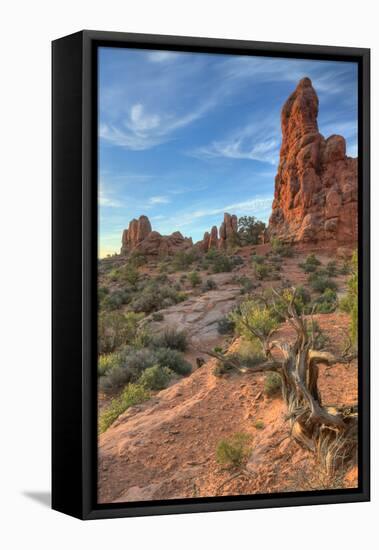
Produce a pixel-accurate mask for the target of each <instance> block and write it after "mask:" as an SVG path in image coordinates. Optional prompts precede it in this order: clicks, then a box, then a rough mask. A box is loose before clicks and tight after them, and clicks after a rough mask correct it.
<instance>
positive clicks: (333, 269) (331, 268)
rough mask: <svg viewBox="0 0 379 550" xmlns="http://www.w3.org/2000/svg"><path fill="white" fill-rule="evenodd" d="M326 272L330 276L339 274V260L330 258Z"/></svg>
mask: <svg viewBox="0 0 379 550" xmlns="http://www.w3.org/2000/svg"><path fill="white" fill-rule="evenodd" d="M325 271H326V274H327V275H328V276H329V277H336V276H337V275H338V269H337V262H336V261H335V260H330V261H329V262H328V263H327V264H326V267H325Z"/></svg>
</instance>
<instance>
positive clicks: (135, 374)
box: [99, 346, 158, 392]
mask: <svg viewBox="0 0 379 550" xmlns="http://www.w3.org/2000/svg"><path fill="white" fill-rule="evenodd" d="M157 362H158V361H157V356H156V354H155V353H154V351H153V350H150V349H148V348H143V349H134V348H132V347H130V346H126V347H125V348H123V349H121V350H120V351H119V352H118V353H117V354H115V358H114V363H113V366H112V368H111V369H108V370H107V372H106V373H105V374H104V376H101V378H100V380H99V387H100V389H101V390H102V391H105V392H109V391H115V390H118V389H120V388H122V387H123V386H125V385H126V384H128V383H129V382H136V381H137V380H138V378H139V377H140V376H141V374H142V373H143V371H144V370H146V369H148V368H150V367H153V366H154V365H155V364H156V363H157Z"/></svg>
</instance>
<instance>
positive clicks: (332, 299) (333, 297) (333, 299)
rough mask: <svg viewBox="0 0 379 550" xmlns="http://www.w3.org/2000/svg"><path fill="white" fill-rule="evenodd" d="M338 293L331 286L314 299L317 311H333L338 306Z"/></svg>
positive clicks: (315, 310)
mask: <svg viewBox="0 0 379 550" xmlns="http://www.w3.org/2000/svg"><path fill="white" fill-rule="evenodd" d="M337 303H338V302H337V293H336V291H335V290H332V289H331V288H327V289H326V290H324V292H323V293H322V294H321V296H319V297H318V298H317V300H315V301H314V303H313V304H314V312H315V313H332V312H333V311H335V310H336V307H337Z"/></svg>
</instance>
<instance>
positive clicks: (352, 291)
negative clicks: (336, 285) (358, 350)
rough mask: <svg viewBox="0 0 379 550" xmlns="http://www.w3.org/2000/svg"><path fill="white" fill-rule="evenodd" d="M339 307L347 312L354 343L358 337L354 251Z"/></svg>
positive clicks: (356, 263)
mask: <svg viewBox="0 0 379 550" xmlns="http://www.w3.org/2000/svg"><path fill="white" fill-rule="evenodd" d="M340 308H341V309H342V311H345V312H346V313H349V314H350V316H351V321H350V336H351V339H352V341H353V342H354V343H355V344H356V343H357V338H358V254H357V252H354V254H353V257H352V259H351V275H350V278H349V281H348V291H347V294H346V295H345V296H344V297H343V298H342V299H341V300H340Z"/></svg>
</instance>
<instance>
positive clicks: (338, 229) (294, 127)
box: [269, 78, 358, 245]
mask: <svg viewBox="0 0 379 550" xmlns="http://www.w3.org/2000/svg"><path fill="white" fill-rule="evenodd" d="M318 105H319V102H318V97H317V94H316V92H315V90H314V88H313V86H312V82H311V80H310V79H309V78H303V79H302V80H300V82H299V84H298V86H297V88H296V90H295V91H294V92H293V93H292V94H291V95H290V97H289V98H288V99H287V101H286V102H285V104H284V106H283V109H282V115H281V123H282V136H283V138H282V146H281V150H280V162H279V167H278V173H277V175H276V178H275V195H274V201H273V205H272V214H271V217H270V222H269V234H270V236H276V237H278V238H280V239H281V240H283V241H286V242H310V243H316V242H319V241H325V240H328V241H332V242H333V241H334V242H335V243H336V244H338V245H339V244H355V243H356V240H357V231H358V228H357V224H358V207H357V204H358V203H357V194H358V189H357V187H358V177H357V170H358V166H357V164H358V163H357V159H353V158H350V157H347V156H346V143H345V139H344V138H343V137H342V136H338V135H332V136H330V137H329V138H328V139H325V138H324V137H323V136H322V135H321V134H320V132H319V130H318V125H317V115H318Z"/></svg>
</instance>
